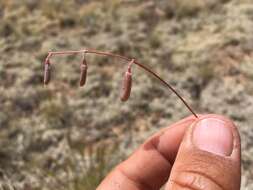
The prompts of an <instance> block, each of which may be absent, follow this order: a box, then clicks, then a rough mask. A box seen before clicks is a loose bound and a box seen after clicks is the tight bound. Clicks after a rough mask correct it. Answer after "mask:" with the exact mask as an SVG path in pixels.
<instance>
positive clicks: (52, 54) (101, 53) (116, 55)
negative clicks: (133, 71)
mask: <svg viewBox="0 0 253 190" xmlns="http://www.w3.org/2000/svg"><path fill="white" fill-rule="evenodd" d="M80 53H86V54H89V53H90V54H96V55H103V56H109V57H115V58H119V59H122V60H125V61H128V62H129V61H131V60H134V61H133V64H135V65H137V66H139V67H140V68H142V69H143V70H145V71H146V72H148V73H149V74H151V75H152V76H153V77H155V78H156V79H157V80H159V81H160V82H161V83H163V84H164V85H165V86H166V87H167V88H169V89H170V90H171V91H172V92H173V93H174V94H176V96H177V97H178V98H179V99H180V100H181V101H182V102H183V104H184V105H185V106H186V107H187V108H188V110H189V111H190V112H191V113H192V114H193V115H194V116H195V117H196V118H198V116H197V114H196V113H195V112H194V111H193V109H192V108H191V107H190V105H189V104H188V103H187V102H186V101H185V100H184V98H183V97H182V96H181V95H180V94H179V93H178V92H177V91H176V90H175V89H174V88H173V87H172V86H171V85H170V84H169V83H167V82H166V81H165V80H164V79H162V78H161V77H160V76H159V75H158V74H156V73H155V72H154V71H152V70H151V69H150V68H148V67H147V66H145V65H143V64H141V63H139V62H138V61H136V59H133V58H129V57H126V56H122V55H118V54H115V53H110V52H104V51H98V50H94V49H84V50H78V51H50V52H48V56H47V58H46V60H49V59H50V58H51V57H52V56H54V55H67V54H69V55H74V54H80Z"/></svg>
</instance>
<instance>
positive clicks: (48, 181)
mask: <svg viewBox="0 0 253 190" xmlns="http://www.w3.org/2000/svg"><path fill="white" fill-rule="evenodd" d="M0 23H1V24H0V55H1V56H0V94H1V96H0V109H1V111H0V189H26V190H27V189H43V190H44V189H45V190H47V189H53V188H55V189H60V190H61V189H62V190H65V189H73V190H79V189H84V190H86V189H87V190H88V189H95V187H96V185H97V184H98V183H99V181H100V180H101V179H102V178H103V176H104V175H105V174H106V173H107V172H108V170H110V168H111V167H113V166H114V165H115V164H116V163H118V162H119V161H120V160H122V159H124V158H125V157H126V156H127V155H128V154H130V153H131V151H132V150H133V149H134V148H135V147H136V146H138V145H139V144H140V143H141V142H143V140H144V139H145V138H146V137H147V136H149V135H150V134H152V133H154V132H155V131H158V130H159V129H160V128H162V127H165V126H167V125H169V124H170V123H172V122H174V121H177V120H179V119H181V118H183V117H185V116H187V115H189V112H188V111H187V109H186V108H185V107H184V106H183V105H182V103H181V102H180V101H179V100H178V99H177V97H176V96H175V95H173V94H172V93H171V92H170V91H169V90H167V89H165V88H164V87H163V85H161V84H160V83H159V82H158V81H156V80H154V79H153V78H152V77H150V75H148V74H146V73H145V72H143V71H142V70H140V69H138V68H137V67H134V68H133V77H134V81H133V90H132V94H131V99H130V100H129V101H128V102H126V103H121V101H120V100H119V93H120V91H119V88H120V84H121V80H122V74H123V72H124V69H122V68H124V65H123V64H124V62H121V61H119V60H115V59H107V58H104V57H97V56H93V55H90V56H89V57H88V62H89V71H88V81H87V85H86V86H85V87H84V88H79V87H78V78H79V64H80V60H81V57H75V56H64V57H55V58H53V59H52V62H53V63H55V64H54V65H53V73H52V74H53V76H52V77H53V78H52V82H51V83H50V85H49V86H48V87H46V88H45V87H44V86H43V85H42V75H43V72H42V62H43V60H44V58H45V57H46V55H47V52H48V51H50V50H78V49H82V48H86V47H88V48H95V49H98V50H103V51H104V50H105V51H111V52H115V53H119V54H122V55H127V56H129V57H134V58H136V59H137V60H139V61H140V62H141V63H144V64H145V65H148V66H149V67H151V68H153V70H154V71H155V72H156V73H159V75H160V76H161V77H163V78H164V79H165V80H166V81H168V82H169V83H170V84H172V85H173V86H174V87H175V88H176V89H178V90H179V92H180V94H182V95H183V96H184V97H185V99H186V100H187V101H188V102H189V103H190V104H191V105H192V106H193V107H194V109H195V110H196V111H197V112H199V113H218V114H224V115H227V116H228V117H230V118H232V119H233V120H234V121H235V123H236V124H237V125H238V127H239V130H240V133H241V139H242V159H243V177H242V189H243V190H249V189H253V177H252V176H253V141H252V139H253V127H252V123H253V96H252V95H253V63H252V60H253V2H252V1H251V0H222V1H221V0H205V1H202V0H192V1H188V0H171V1H170V3H168V2H167V1H165V0H161V1H151V0H148V1H147V0H122V1H120V0H105V1H99V0H93V1H91V0H75V1H74V0H70V1H60V0H52V1H50V0H45V1H36V0H23V1H18V0H16V1H15V0H10V1H4V0H0ZM116 144H117V145H116Z"/></svg>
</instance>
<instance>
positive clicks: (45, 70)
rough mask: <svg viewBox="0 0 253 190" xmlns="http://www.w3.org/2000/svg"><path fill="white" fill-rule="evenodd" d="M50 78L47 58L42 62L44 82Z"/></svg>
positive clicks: (47, 81)
mask: <svg viewBox="0 0 253 190" xmlns="http://www.w3.org/2000/svg"><path fill="white" fill-rule="evenodd" d="M50 79H51V68H50V62H49V60H47V61H46V62H45V64H44V84H45V85H47V84H48V83H49V82H50Z"/></svg>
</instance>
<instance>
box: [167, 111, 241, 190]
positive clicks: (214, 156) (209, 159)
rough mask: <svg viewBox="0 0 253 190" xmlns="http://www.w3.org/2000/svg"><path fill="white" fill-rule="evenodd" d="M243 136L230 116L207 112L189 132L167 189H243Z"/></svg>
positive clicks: (186, 133)
mask: <svg viewBox="0 0 253 190" xmlns="http://www.w3.org/2000/svg"><path fill="white" fill-rule="evenodd" d="M240 159H241V158H240V137H239V133H238V131H237V129H236V127H235V125H234V124H233V123H232V122H231V121H230V120H228V119H226V118H224V117H222V116H217V115H207V116H203V117H201V118H200V119H199V120H198V121H196V122H194V123H193V124H192V125H191V126H190V127H189V128H188V129H187V130H186V132H185V136H184V138H183V140H182V143H181V145H180V148H179V151H178V154H177V158H176V161H175V163H174V165H173V169H172V171H171V175H170V178H169V181H168V183H167V185H166V190H171V189H173V190H177V189H183V188H185V189H192V190H202V189H205V190H239V189H240V176H241V173H240V172H241V170H240V163H241V160H240Z"/></svg>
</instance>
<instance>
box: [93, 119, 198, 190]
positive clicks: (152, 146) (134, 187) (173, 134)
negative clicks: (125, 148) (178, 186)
mask: <svg viewBox="0 0 253 190" xmlns="http://www.w3.org/2000/svg"><path fill="white" fill-rule="evenodd" d="M195 120H196V118H195V117H193V116H191V117H188V118H186V119H183V120H181V121H180V122H178V123H175V124H173V125H171V126H170V127H168V128H165V129H163V130H161V131H159V132H158V133H156V134H155V135H153V136H152V137H150V138H149V139H148V140H147V141H146V142H144V143H143V144H142V145H141V146H140V147H139V148H138V149H137V150H136V151H135V152H134V153H133V154H132V155H131V156H130V157H129V158H128V159H127V160H125V161H124V162H122V163H121V164H119V165H118V166H116V168H115V169H114V170H113V171H112V172H111V173H110V174H109V175H108V176H107V177H106V178H105V179H104V180H103V182H102V183H101V184H100V186H99V187H98V188H97V190H119V189H120V190H146V189H151V190H158V189H160V188H161V187H162V185H163V184H165V183H166V181H167V180H168V178H169V175H170V170H171V167H172V165H173V162H174V160H175V157H176V154H177V151H178V148H179V145H180V142H181V140H182V138H183V135H184V131H185V129H186V127H188V126H190V125H191V124H192V123H193V122H194V121H195Z"/></svg>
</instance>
